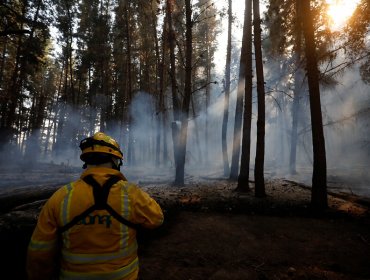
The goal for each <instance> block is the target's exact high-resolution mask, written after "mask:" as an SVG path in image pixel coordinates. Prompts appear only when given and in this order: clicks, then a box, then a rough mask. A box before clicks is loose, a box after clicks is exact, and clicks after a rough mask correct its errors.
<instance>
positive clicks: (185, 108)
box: [175, 0, 193, 186]
mask: <svg viewBox="0 0 370 280" xmlns="http://www.w3.org/2000/svg"><path fill="white" fill-rule="evenodd" d="M190 2H191V0H185V13H186V31H185V38H186V42H185V46H186V50H185V59H186V61H185V85H184V98H183V102H182V110H181V112H182V114H181V132H180V144H179V161H178V165H176V178H175V184H176V185H180V186H182V185H184V176H185V158H186V142H187V133H188V122H189V121H188V117H189V109H190V108H189V107H190V99H191V93H192V84H191V77H192V55H193V45H192V40H193V34H192V28H193V22H192V18H191V17H192V9H191V3H190Z"/></svg>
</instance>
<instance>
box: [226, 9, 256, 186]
mask: <svg viewBox="0 0 370 280" xmlns="http://www.w3.org/2000/svg"><path fill="white" fill-rule="evenodd" d="M248 21H251V15H247V10H245V12H244V28H243V39H242V40H243V41H242V48H241V55H240V67H239V81H238V89H237V96H236V108H235V120H234V133H233V150H232V158H231V168H230V179H231V180H235V181H236V180H237V179H238V175H239V162H240V142H241V137H242V131H241V130H242V123H243V100H244V90H245V73H246V72H245V71H246V60H247V51H248V50H249V48H251V46H250V47H249V46H247V45H248V44H249V43H250V44H251V45H252V41H247V36H250V37H251V36H252V35H251V34H248V32H249V33H251V31H250V30H248V27H247V24H248ZM249 27H250V28H251V26H249ZM250 40H252V39H250ZM250 52H252V50H250Z"/></svg>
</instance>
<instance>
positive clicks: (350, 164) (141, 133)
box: [2, 63, 370, 195]
mask: <svg viewBox="0 0 370 280" xmlns="http://www.w3.org/2000/svg"><path fill="white" fill-rule="evenodd" d="M277 69H279V66H277V65H274V64H272V63H269V64H267V65H266V69H265V73H266V82H267V87H266V91H267V95H266V137H265V143H266V145H265V147H266V148H265V174H266V178H267V179H268V178H274V177H280V178H281V177H285V178H293V179H295V180H297V181H301V182H304V183H307V184H310V183H311V177H312V140H311V128H310V117H309V102H308V92H307V90H306V91H305V92H304V93H303V94H302V96H303V97H302V99H301V101H300V103H301V111H300V124H299V128H298V132H299V136H298V147H297V171H298V174H297V175H295V176H291V175H290V174H289V168H288V167H289V155H290V137H291V126H292V114H291V106H292V98H291V93H292V92H291V89H290V85H289V82H290V81H289V78H284V79H283V78H281V79H280V78H279V77H278V76H277V74H276V73H280V72H279V70H277ZM215 79H219V80H221V79H222V78H221V77H215ZM338 81H339V83H338V84H337V85H336V86H335V87H332V88H322V89H321V90H322V91H321V96H322V99H321V100H322V108H323V121H324V133H325V139H326V152H327V163H328V182H329V184H332V183H342V184H346V185H347V186H350V187H351V188H352V191H353V192H354V193H359V194H363V195H369V193H370V191H369V189H370V187H369V186H370V175H369V174H368V167H369V166H370V139H369V135H370V133H369V132H370V127H369V121H368V120H369V115H370V114H369V108H370V95H369V86H368V85H366V84H364V83H363V82H362V80H361V78H360V75H359V72H358V69H357V68H354V69H351V71H346V72H345V73H344V74H343V76H341V77H340V78H339V79H338ZM231 88H232V91H231V95H230V107H229V121H228V135H227V140H228V155H229V163H230V162H231V154H232V143H233V132H234V117H235V104H236V83H235V81H234V83H233V84H232V86H231ZM270 88H280V89H284V90H286V92H283V91H275V92H272V93H271V92H270V90H269V89H270ZM166 96H167V99H166V101H165V111H164V112H162V111H159V110H158V108H157V104H156V102H155V98H154V96H153V95H152V94H151V93H146V92H137V93H136V94H134V96H133V100H132V103H131V107H130V113H131V116H132V124H133V126H132V127H131V131H130V130H129V128H128V126H127V125H125V124H124V123H122V121H120V120H119V121H117V122H115V123H114V122H112V123H110V124H109V130H107V133H109V134H111V135H112V136H113V137H114V138H116V139H117V141H118V142H119V144H120V146H121V149H122V151H123V153H124V167H123V172H124V173H125V175H126V176H127V177H128V179H132V180H137V181H140V180H141V181H142V180H145V178H150V177H151V176H153V175H155V174H157V175H158V174H163V179H166V180H168V181H171V180H172V179H173V178H174V169H175V166H174V161H173V142H172V134H171V122H172V121H173V112H172V100H171V98H170V96H171V95H170V94H169V92H167V93H166ZM191 104H192V105H191V106H192V107H191V109H190V116H189V128H188V142H187V153H186V166H185V173H186V174H187V176H202V177H207V176H213V177H222V176H223V162H222V149H221V127H222V120H223V109H224V92H223V89H222V85H221V84H218V85H214V84H212V86H211V95H210V106H209V108H207V113H206V107H205V94H204V91H200V92H196V93H194V95H193V102H191ZM256 105H257V104H256V93H255V90H254V93H253V119H252V132H251V157H250V166H251V169H253V168H254V158H255V146H256V119H257V109H256ZM83 110H85V111H80V110H75V109H73V108H72V107H69V106H67V107H59V108H56V109H55V110H54V111H55V112H57V113H58V115H57V116H54V115H52V116H50V117H49V120H48V121H47V122H46V123H45V126H44V129H40V130H39V131H31V132H27V131H22V132H21V134H20V138H19V139H21V140H23V139H24V141H19V139H18V142H16V141H13V143H12V145H11V146H7V147H4V149H3V151H2V153H3V155H4V156H3V157H2V162H3V163H5V164H7V165H9V164H10V163H11V162H12V163H13V164H19V163H20V162H25V163H27V164H28V165H30V164H32V162H45V163H51V162H52V163H54V164H58V165H63V166H68V167H71V170H73V171H77V172H80V171H81V166H82V162H81V161H80V160H79V154H80V150H79V147H78V145H79V142H80V141H81V140H82V139H83V138H85V137H87V136H90V135H92V134H93V133H94V132H97V131H99V129H100V128H99V127H100V123H99V120H100V117H99V116H100V109H93V108H85V109H83ZM61 114H64V116H65V117H64V118H60V116H61ZM163 118H164V119H163ZM91 120H94V122H91ZM96 120H98V121H96ZM54 121H56V122H60V121H63V122H64V125H63V130H61V131H55V129H57V128H56V127H57V126H55V125H54ZM164 124H165V125H164ZM58 133H61V134H60V135H59V136H60V137H58ZM129 133H131V135H132V136H133V147H134V149H133V158H134V163H135V165H134V167H133V166H129V165H128V162H127V156H128V148H129V147H128V146H129V141H128V134H129ZM54 135H55V138H54ZM75 135H78V137H75ZM40 139H41V140H40ZM158 139H159V140H160V145H159V146H157V140H158ZM165 143H166V145H165ZM158 149H159V150H158ZM165 150H166V151H167V157H164V154H165ZM52 151H53V152H52ZM157 151H159V152H157ZM250 174H251V176H253V172H251V173H250ZM161 176H162V175H161ZM251 179H253V178H251Z"/></svg>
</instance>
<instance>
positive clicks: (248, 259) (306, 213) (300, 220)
mask: <svg viewBox="0 0 370 280" xmlns="http://www.w3.org/2000/svg"><path fill="white" fill-rule="evenodd" d="M190 181H191V180H190ZM141 185H142V187H143V189H144V190H146V191H147V192H149V193H150V194H151V195H152V196H153V197H154V198H155V199H156V200H157V201H158V202H159V203H160V204H161V206H162V208H163V209H164V212H165V223H164V225H163V226H162V227H161V228H159V229H157V230H153V231H140V232H139V233H138V238H139V258H140V279H142V280H151V279H153V280H158V279H162V280H166V279H171V280H176V279H181V280H182V279H184V280H190V279H191V280H196V279H213V280H216V279H220V280H228V279H235V280H237V279H243V280H244V279H370V218H369V210H368V207H367V206H366V205H364V204H363V203H361V202H362V201H361V199H360V198H354V197H346V199H343V198H339V197H337V196H329V206H330V207H329V209H328V210H327V211H326V212H325V213H324V214H323V215H317V214H315V213H313V212H312V211H311V210H310V207H309V201H310V191H309V190H308V189H306V188H305V187H304V186H300V185H298V184H296V183H294V182H291V181H286V180H282V179H280V180H270V181H268V182H267V184H266V192H267V194H268V196H267V197H266V198H264V199H257V198H255V197H254V195H253V184H252V183H251V184H250V186H251V188H252V189H251V191H250V192H249V193H245V194H241V193H237V192H235V191H233V190H234V189H235V187H236V185H235V183H232V182H229V181H227V180H208V181H207V180H203V181H197V180H193V181H191V182H190V183H189V184H187V185H186V186H185V187H182V188H179V187H174V186H170V185H169V184H166V183H163V184H158V183H154V184H153V183H151V182H141ZM46 189H47V188H46ZM23 191H24V190H23ZM20 192H21V191H18V192H14V193H15V194H17V195H19V193H20ZM7 195H8V196H6V193H0V198H2V197H7V201H8V204H7V205H8V206H9V205H10V204H11V205H12V207H13V206H14V205H13V204H14V201H13V202H12V203H10V202H9V193H8V194H7ZM48 195H50V188H49V189H47V196H48ZM14 197H15V196H13V198H14ZM23 197H24V196H23ZM30 199H32V201H28V202H27V203H25V200H24V199H23V200H21V201H22V203H21V204H22V205H18V206H16V207H13V208H12V209H11V210H9V209H8V210H5V209H2V211H3V212H2V214H1V215H0V242H1V244H2V249H1V251H0V252H1V253H0V264H1V267H0V268H1V270H0V271H1V273H2V275H3V276H6V277H0V278H1V279H26V278H25V272H24V262H25V252H26V246H27V244H28V241H29V238H30V235H31V233H32V230H33V227H34V225H35V222H36V219H37V214H38V212H39V211H40V209H41V207H42V205H43V203H44V202H45V197H42V196H40V200H37V199H36V198H35V197H32V198H30ZM13 200H15V199H13ZM9 203H10V204H9ZM365 204H366V203H365Z"/></svg>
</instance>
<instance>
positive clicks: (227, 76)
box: [222, 0, 233, 176]
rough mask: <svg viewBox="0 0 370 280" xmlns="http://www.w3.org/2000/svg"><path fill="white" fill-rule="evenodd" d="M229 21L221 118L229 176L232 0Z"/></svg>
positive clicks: (226, 173) (225, 174) (226, 171)
mask: <svg viewBox="0 0 370 280" xmlns="http://www.w3.org/2000/svg"><path fill="white" fill-rule="evenodd" d="M228 14H229V23H228V28H227V50H226V66H225V100H224V115H223V120H222V159H223V165H224V176H229V174H230V168H229V156H228V152H227V123H228V121H229V100H230V67H231V65H230V64H231V26H232V16H233V15H232V1H231V0H229V12H228Z"/></svg>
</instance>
